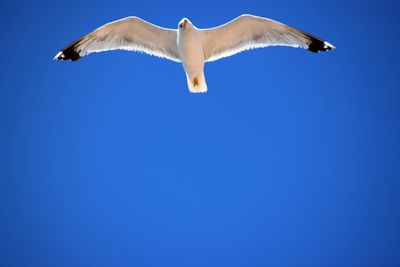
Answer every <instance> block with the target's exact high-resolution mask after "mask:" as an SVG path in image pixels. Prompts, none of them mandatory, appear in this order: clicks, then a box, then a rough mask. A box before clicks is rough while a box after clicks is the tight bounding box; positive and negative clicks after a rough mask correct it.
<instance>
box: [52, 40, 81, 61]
mask: <svg viewBox="0 0 400 267" xmlns="http://www.w3.org/2000/svg"><path fill="white" fill-rule="evenodd" d="M80 41H81V39H78V40H76V41H74V42H73V43H71V44H69V45H67V46H66V47H64V48H63V49H62V50H61V51H60V52H58V53H57V55H56V56H55V57H54V59H55V60H71V61H77V60H79V59H80V58H82V57H81V56H80V55H79V52H77V51H76V48H77V45H78V43H79V42H80Z"/></svg>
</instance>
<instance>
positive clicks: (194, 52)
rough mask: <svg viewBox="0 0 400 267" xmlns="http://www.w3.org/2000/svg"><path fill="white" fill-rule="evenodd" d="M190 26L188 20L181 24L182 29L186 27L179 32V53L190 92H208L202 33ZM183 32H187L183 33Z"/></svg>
mask: <svg viewBox="0 0 400 267" xmlns="http://www.w3.org/2000/svg"><path fill="white" fill-rule="evenodd" d="M189 24H190V22H189V20H188V19H186V18H185V19H183V20H182V21H181V22H180V24H179V25H182V27H183V25H185V26H184V27H185V29H184V30H182V31H179V32H178V38H177V44H178V53H179V56H180V58H181V60H182V64H183V68H184V70H185V72H186V79H187V83H188V87H189V90H190V91H191V92H206V91H207V84H206V81H205V78H204V60H205V58H204V52H203V42H202V32H201V31H199V30H198V29H197V28H196V27H194V26H189ZM190 25H192V24H190ZM189 27H190V28H189ZM183 31H185V32H184V33H183Z"/></svg>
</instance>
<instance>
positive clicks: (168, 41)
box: [54, 17, 181, 62]
mask: <svg viewBox="0 0 400 267" xmlns="http://www.w3.org/2000/svg"><path fill="white" fill-rule="evenodd" d="M116 49H123V50H130V51H138V52H144V53H147V54H149V55H153V56H158V57H162V58H167V59H170V60H173V61H176V62H180V61H181V59H180V57H179V53H178V48H177V30H174V29H166V28H161V27H158V26H156V25H154V24H151V23H149V22H147V21H144V20H142V19H140V18H138V17H127V18H124V19H120V20H117V21H113V22H110V23H108V24H105V25H104V26H102V27H100V28H98V29H96V30H94V31H93V32H91V33H89V34H87V35H85V36H83V37H81V38H79V39H78V40H76V41H74V42H72V43H71V44H69V45H68V46H66V47H65V48H64V49H62V50H61V51H60V52H58V54H57V55H56V56H55V58H54V59H56V60H72V61H75V60H78V59H80V58H81V57H84V56H86V55H88V54H90V53H93V52H102V51H109V50H116Z"/></svg>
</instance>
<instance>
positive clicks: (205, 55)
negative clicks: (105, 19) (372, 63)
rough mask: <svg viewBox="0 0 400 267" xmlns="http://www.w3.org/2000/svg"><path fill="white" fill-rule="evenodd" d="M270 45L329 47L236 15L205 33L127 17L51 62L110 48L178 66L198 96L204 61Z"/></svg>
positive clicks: (189, 26) (315, 49) (299, 33)
mask: <svg viewBox="0 0 400 267" xmlns="http://www.w3.org/2000/svg"><path fill="white" fill-rule="evenodd" d="M275 45H283V46H292V47H301V48H305V49H307V50H309V51H311V52H319V51H327V50H331V49H333V48H334V46H333V45H331V44H329V43H328V42H325V41H323V40H321V39H319V38H317V37H314V36H312V35H310V34H308V33H305V32H303V31H300V30H297V29H295V28H292V27H289V26H286V25H284V24H281V23H279V22H276V21H273V20H270V19H267V18H262V17H257V16H252V15H242V16H239V17H238V18H236V19H234V20H232V21H230V22H228V23H226V24H224V25H221V26H219V27H215V28H210V29H198V28H196V27H195V26H194V25H193V24H192V23H191V22H190V21H189V20H188V19H186V18H184V19H182V20H181V21H180V22H179V24H178V29H177V30H175V29H167V28H162V27H158V26H156V25H153V24H151V23H148V22H146V21H144V20H142V19H140V18H138V17H128V18H125V19H121V20H117V21H114V22H111V23H108V24H106V25H104V26H102V27H100V28H98V29H96V30H95V31H93V32H91V33H89V34H87V35H85V36H83V37H82V38H79V39H78V40H76V41H74V42H72V43H71V44H69V45H68V46H66V47H65V48H64V49H62V50H61V51H60V52H59V53H58V54H57V55H56V56H55V58H54V59H57V60H72V61H75V60H78V59H80V58H81V57H83V56H85V55H87V54H89V53H92V52H101V51H108V50H116V49H123V50H132V51H141V52H145V53H147V54H150V55H155V56H159V57H163V58H167V59H170V60H172V61H176V62H181V63H182V65H183V68H184V70H185V73H186V78H187V83H188V87H189V91H190V92H193V93H199V92H201V93H204V92H206V91H207V84H206V80H205V76H204V64H205V62H210V61H215V60H218V59H220V58H223V57H227V56H231V55H234V54H236V53H239V52H242V51H245V50H249V49H254V48H261V47H267V46H275Z"/></svg>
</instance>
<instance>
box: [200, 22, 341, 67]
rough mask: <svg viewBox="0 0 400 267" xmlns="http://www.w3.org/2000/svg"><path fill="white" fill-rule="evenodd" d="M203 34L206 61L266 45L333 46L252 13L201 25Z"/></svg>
mask: <svg viewBox="0 0 400 267" xmlns="http://www.w3.org/2000/svg"><path fill="white" fill-rule="evenodd" d="M203 34H204V44H203V50H204V54H205V59H206V61H214V60H217V59H220V58H223V57H228V56H231V55H234V54H236V53H239V52H242V51H245V50H249V49H254V48H261V47H267V46H277V45H281V46H292V47H301V48H304V49H308V50H309V51H311V52H319V51H327V50H332V49H333V48H335V47H334V46H333V45H331V44H330V43H328V42H325V41H323V40H321V39H319V38H317V37H315V36H312V35H310V34H308V33H306V32H303V31H300V30H297V29H295V28H292V27H289V26H286V25H284V24H282V23H279V22H277V21H274V20H271V19H267V18H262V17H257V16H253V15H241V16H239V17H237V18H236V19H234V20H232V21H230V22H228V23H226V24H224V25H221V26H219V27H215V28H211V29H204V30H203Z"/></svg>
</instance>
